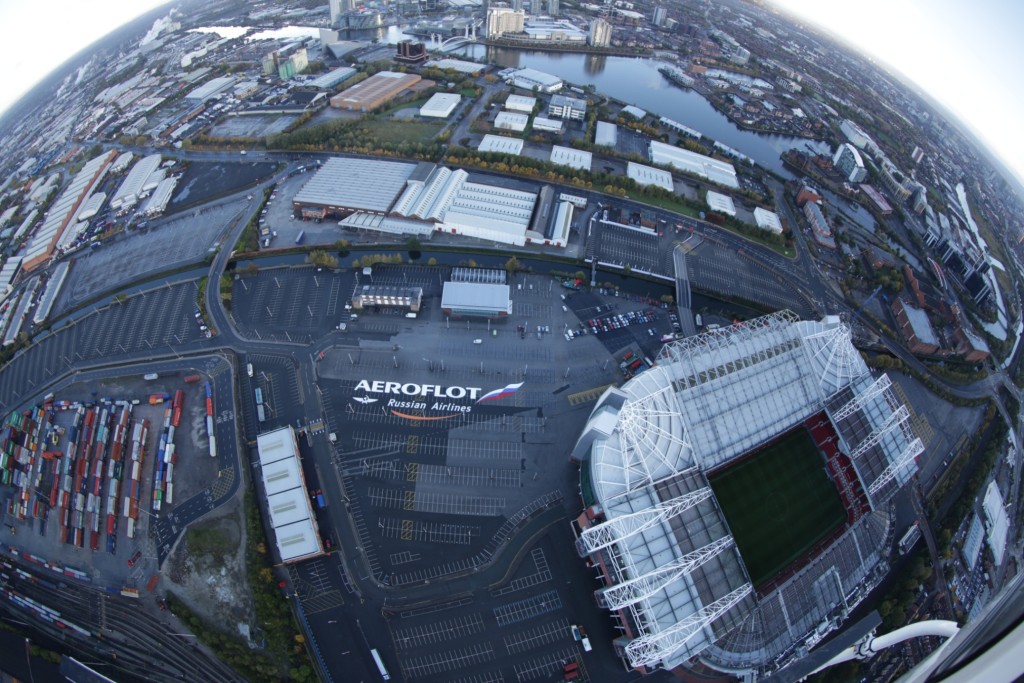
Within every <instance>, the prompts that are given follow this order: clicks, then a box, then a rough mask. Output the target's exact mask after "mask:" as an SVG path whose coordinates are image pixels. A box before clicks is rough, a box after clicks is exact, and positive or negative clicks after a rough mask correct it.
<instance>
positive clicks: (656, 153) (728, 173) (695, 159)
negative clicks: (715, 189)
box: [650, 140, 740, 188]
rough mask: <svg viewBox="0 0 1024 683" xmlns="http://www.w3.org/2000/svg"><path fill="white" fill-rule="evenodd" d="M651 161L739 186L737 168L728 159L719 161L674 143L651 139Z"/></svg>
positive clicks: (726, 185)
mask: <svg viewBox="0 0 1024 683" xmlns="http://www.w3.org/2000/svg"><path fill="white" fill-rule="evenodd" d="M650 155H651V162H652V163H655V164H658V165H660V166H673V167H675V168H678V169H679V170H680V171H684V172H686V173H692V174H693V175H696V176H699V177H701V178H705V179H707V180H710V181H711V182H713V183H718V184H719V185H724V186H725V187H732V188H738V187H739V186H740V183H739V180H737V178H736V168H735V167H734V166H733V165H732V164H730V163H729V162H727V161H719V160H718V159H713V158H711V157H709V156H704V155H703V154H697V153H696V152H691V151H689V150H686V149H682V148H680V147H676V146H674V145H668V144H665V143H664V142H658V141H657V140H651V146H650Z"/></svg>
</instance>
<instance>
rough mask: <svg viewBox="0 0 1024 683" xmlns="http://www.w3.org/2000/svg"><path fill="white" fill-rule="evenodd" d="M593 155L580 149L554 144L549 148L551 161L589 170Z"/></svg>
mask: <svg viewBox="0 0 1024 683" xmlns="http://www.w3.org/2000/svg"><path fill="white" fill-rule="evenodd" d="M593 158H594V155H593V154H592V153H590V152H587V151H584V150H582V149H572V148H571V147H562V146H561V145H555V146H553V147H552V148H551V163H553V164H560V165H562V166H569V167H570V168H580V169H586V170H588V171H589V170H590V164H591V161H592V160H593Z"/></svg>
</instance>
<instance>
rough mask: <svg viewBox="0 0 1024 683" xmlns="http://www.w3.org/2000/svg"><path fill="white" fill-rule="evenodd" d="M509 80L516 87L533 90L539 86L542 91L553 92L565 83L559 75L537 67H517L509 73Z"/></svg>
mask: <svg viewBox="0 0 1024 683" xmlns="http://www.w3.org/2000/svg"><path fill="white" fill-rule="evenodd" d="M506 78H507V82H508V83H510V84H511V85H513V86H514V87H516V88H522V89H524V90H533V89H534V88H539V89H540V92H544V93H552V92H558V91H559V90H561V89H562V86H563V85H564V83H563V82H562V79H561V78H559V77H558V76H552V75H551V74H548V73H544V72H543V71H537V70H536V69H529V68H526V69H515V70H513V71H512V72H511V73H509V74H508V76H507V77H506Z"/></svg>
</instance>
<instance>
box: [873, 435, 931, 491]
mask: <svg viewBox="0 0 1024 683" xmlns="http://www.w3.org/2000/svg"><path fill="white" fill-rule="evenodd" d="M923 452H924V444H923V443H922V442H921V439H914V440H913V441H911V442H910V443H909V444H907V447H906V448H904V449H903V452H902V453H900V456H899V457H898V458H896V459H895V460H894V461H893V462H892V463H891V464H890V465H889V466H888V467H886V468H885V471H883V472H882V473H881V474H880V475H878V478H877V479H875V480H874V481H873V482H871V486H869V487H868V495H870V496H871V497H872V498H874V496H875V494H877V493H878V492H879V491H881V490H882V487H883V486H885V485H886V484H888V483H889V482H890V481H891V480H892V479H893V478H894V477H895V476H896V474H897V473H899V471H900V470H901V469H903V467H904V466H905V465H906V464H907V463H908V462H911V461H912V460H913V459H914V458H916V457H917V456H919V455H921V453H923Z"/></svg>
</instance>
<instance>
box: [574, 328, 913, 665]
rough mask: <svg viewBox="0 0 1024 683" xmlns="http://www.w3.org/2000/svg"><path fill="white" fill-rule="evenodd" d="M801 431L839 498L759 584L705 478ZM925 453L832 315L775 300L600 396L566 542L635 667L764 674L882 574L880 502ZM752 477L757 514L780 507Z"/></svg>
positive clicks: (679, 344) (584, 444)
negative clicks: (578, 506)
mask: <svg viewBox="0 0 1024 683" xmlns="http://www.w3.org/2000/svg"><path fill="white" fill-rule="evenodd" d="M798 432H803V434H802V435H799V434H797V433H798ZM794 435H796V436H797V441H799V440H800V439H801V438H803V439H804V440H805V441H808V442H813V448H812V453H813V452H814V451H816V456H815V457H817V458H818V459H819V461H820V466H821V468H822V470H824V472H825V473H827V479H826V478H825V476H824V475H822V473H821V471H818V472H816V474H817V475H818V478H819V479H820V480H821V481H823V482H824V483H825V485H826V486H827V487H829V492H827V493H828V495H831V496H832V498H833V501H834V500H835V498H836V497H837V496H838V498H839V500H840V501H841V503H842V511H841V512H840V513H839V517H837V518H836V523H835V525H834V526H833V527H832V528H829V529H827V530H826V532H825V533H824V534H823V535H821V536H819V537H814V538H810V539H807V544H806V545H805V546H797V547H798V551H799V552H796V553H795V554H793V555H790V556H788V559H784V560H782V561H781V562H780V563H778V566H781V567H782V568H781V569H778V570H777V571H773V572H772V573H771V575H770V576H768V577H764V576H761V577H756V578H755V581H757V583H756V585H755V583H754V582H752V580H751V572H750V571H749V569H748V566H747V564H746V563H745V561H744V557H743V552H744V548H743V547H742V546H743V543H740V542H738V541H739V538H740V533H739V531H738V530H733V529H731V528H730V525H729V523H728V522H727V520H726V515H725V514H724V513H723V508H724V507H727V506H724V505H723V503H726V502H727V501H725V499H724V497H723V499H722V500H719V499H718V496H717V495H716V491H718V489H717V488H716V489H714V490H713V486H714V484H712V483H709V477H710V478H712V479H715V478H720V477H721V474H722V473H723V472H727V473H728V472H732V471H733V468H736V467H737V465H738V464H742V463H750V462H752V461H754V460H755V459H757V458H759V457H761V454H762V453H765V451H766V449H768V450H770V449H772V448H775V449H776V450H777V449H778V447H779V444H782V445H783V447H785V444H787V443H791V442H793V438H792V437H793V436H794ZM773 444H774V445H773ZM922 450H923V447H922V444H921V441H920V439H918V438H916V437H915V436H914V434H913V432H912V431H911V429H910V427H909V413H908V410H907V408H906V406H904V405H902V404H901V403H900V401H899V400H898V399H897V398H896V395H895V394H894V393H893V391H892V389H891V384H890V380H889V378H888V377H887V376H885V375H882V376H880V377H875V376H873V375H872V374H871V373H870V372H869V370H868V368H867V366H866V365H865V363H864V361H863V359H862V358H861V356H860V354H859V352H858V351H857V350H856V349H855V348H854V346H853V345H852V343H851V341H850V331H849V328H848V327H847V326H846V325H845V324H844V323H842V322H841V321H840V320H839V318H838V317H834V316H830V317H826V318H824V319H822V320H820V321H802V320H799V319H798V318H797V317H796V316H795V315H793V314H792V313H790V312H789V311H782V312H779V313H774V314H771V315H768V316H764V317H761V318H757V319H755V320H751V321H748V322H745V323H739V324H736V325H733V326H731V327H728V328H723V329H718V330H713V331H709V332H705V333H703V334H700V335H697V336H694V337H689V338H686V339H682V340H679V341H676V342H673V343H670V344H667V345H666V346H665V347H663V349H662V351H661V352H660V353H659V355H658V359H657V362H656V364H655V365H654V367H652V368H650V369H649V370H647V371H646V372H643V373H641V374H639V375H637V376H635V377H634V378H633V379H631V380H630V381H628V382H627V383H626V384H624V385H623V386H622V387H621V388H615V387H612V388H609V389H608V390H607V391H606V392H605V393H604V394H603V395H602V396H601V398H600V399H599V401H598V403H597V406H596V407H595V408H594V410H593V412H592V414H591V416H590V418H589V420H588V422H587V425H586V427H585V428H584V430H583V432H582V434H581V436H580V438H579V440H578V441H577V443H576V445H575V447H574V449H573V452H572V457H573V459H574V460H577V461H579V462H580V463H581V466H580V491H581V495H582V497H583V502H584V506H585V510H584V512H583V513H582V514H581V515H580V516H579V518H578V519H577V524H576V527H577V534H578V535H577V541H576V546H577V550H578V551H579V553H580V555H581V557H585V558H586V559H587V564H588V565H590V566H592V567H594V568H595V570H596V571H599V572H600V573H601V575H602V576H603V579H604V587H602V588H601V589H599V590H598V591H597V592H596V597H597V601H598V604H600V605H602V606H603V607H605V608H607V609H608V610H610V612H611V614H612V616H613V619H614V620H615V621H616V627H617V628H618V629H619V631H620V632H621V634H622V635H621V636H620V637H619V638H617V639H616V640H615V647H616V650H617V651H618V653H619V655H620V656H622V657H623V658H624V659H625V660H626V661H627V662H628V664H629V665H630V666H632V667H634V668H636V669H638V670H641V671H645V670H646V671H649V670H653V669H656V668H666V669H674V668H676V667H680V666H682V667H687V668H689V667H701V666H702V667H711V668H712V669H715V670H717V671H722V672H727V673H732V674H737V675H744V674H754V675H762V674H766V673H770V672H771V671H774V670H777V669H778V668H780V667H781V666H783V665H785V664H786V663H787V662H788V661H790V660H791V659H792V658H793V657H794V656H797V655H800V654H802V653H805V652H806V651H807V650H809V649H810V648H811V647H813V646H814V645H815V644H816V643H817V642H819V641H820V640H821V639H822V638H823V637H824V636H825V635H826V634H827V633H829V632H830V631H832V630H833V629H835V628H837V627H838V626H839V624H841V623H842V622H843V621H844V619H845V618H846V617H847V615H848V614H849V613H850V611H851V610H852V609H853V608H854V606H856V605H857V604H858V603H859V602H860V600H862V599H863V598H864V597H865V596H866V595H867V593H868V592H869V591H870V589H871V588H872V587H873V586H875V585H876V584H877V583H878V581H879V580H880V579H881V578H882V577H883V576H884V574H885V572H886V570H887V563H886V562H887V556H888V550H887V549H888V548H889V547H890V546H891V543H892V535H893V520H892V517H891V513H890V507H889V501H890V500H891V498H892V496H893V495H894V494H895V493H896V491H897V490H898V489H899V488H900V487H901V486H902V485H903V484H904V483H906V482H907V481H908V480H909V479H910V477H911V476H912V475H913V474H914V472H916V470H917V456H918V455H919V454H920V453H921V452H922ZM765 457H766V456H765ZM782 476H788V475H785V474H783V475H782ZM793 478H794V479H795V478H797V477H796V472H795V471H794V474H793ZM754 486H755V494H754V495H752V496H751V495H748V496H745V498H744V500H745V502H747V503H748V504H749V503H750V501H751V499H753V500H754V505H755V512H758V508H757V505H758V501H762V502H763V509H762V510H760V512H761V516H762V517H765V518H768V517H771V516H773V513H772V512H771V510H772V509H778V507H779V506H785V505H786V499H780V498H783V494H779V493H775V492H774V491H769V490H767V488H766V487H765V488H764V489H762V490H757V487H758V486H759V484H758V483H757V482H756V481H755V484H754ZM832 487H834V489H833V488H832ZM789 495H790V496H792V495H793V494H792V491H791V492H790V494H789ZM776 496H778V497H779V498H776ZM790 500H792V498H790ZM734 533H735V538H734ZM775 542H776V541H775V539H774V538H769V540H767V541H766V543H768V544H773V543H775ZM764 543H765V541H764V539H762V545H764ZM768 550H769V551H771V550H778V549H777V548H768Z"/></svg>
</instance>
